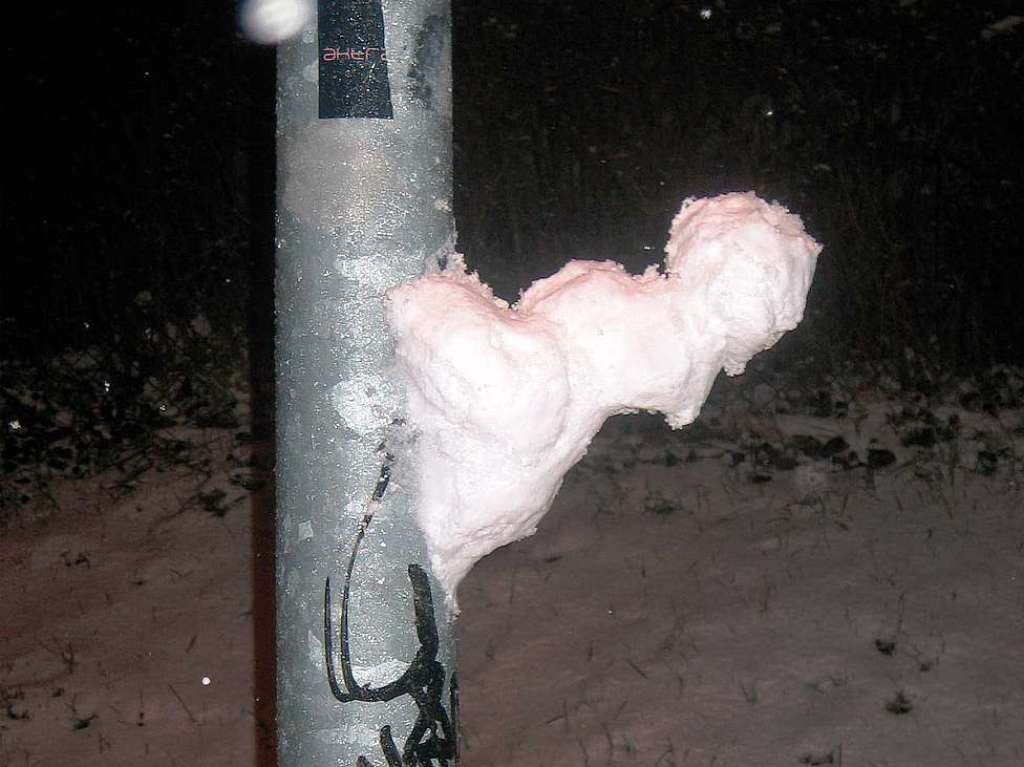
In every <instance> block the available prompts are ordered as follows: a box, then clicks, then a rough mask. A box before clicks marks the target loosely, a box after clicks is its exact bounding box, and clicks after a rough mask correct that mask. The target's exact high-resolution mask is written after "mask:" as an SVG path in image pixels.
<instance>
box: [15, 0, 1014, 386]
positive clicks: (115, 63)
mask: <svg viewBox="0 0 1024 767" xmlns="http://www.w3.org/2000/svg"><path fill="white" fill-rule="evenodd" d="M976 5H977V4H974V3H967V2H925V1H923V0H919V1H918V2H895V1H893V2H870V3H853V4H848V3H831V2H787V1H785V0H778V1H777V2H769V3H753V2H746V3H744V2H729V3H725V2H720V3H710V4H707V5H704V4H701V3H692V2H653V0H652V1H649V2H648V1H644V2H636V3H630V4H624V3H590V2H586V3H584V2H575V3H574V2H560V3H546V2H520V3H508V2H496V1H494V0H484V1H483V2H474V3H455V4H454V8H453V28H454V59H455V77H456V82H455V144H456V154H455V162H456V168H455V171H456V184H457V197H456V205H457V209H456V216H457V225H458V227H459V232H460V236H461V239H460V247H461V248H462V249H463V250H464V251H465V252H466V253H467V254H468V257H469V260H470V263H471V264H474V265H476V266H477V267H478V268H479V269H480V270H481V273H482V274H483V276H484V277H485V278H487V279H489V280H491V281H493V282H495V283H496V285H497V286H498V289H499V291H500V292H501V293H502V294H504V295H505V296H506V297H509V298H515V295H516V292H517V290H518V289H519V287H521V286H522V285H523V284H525V283H526V282H527V281H528V280H530V279H533V278H535V277H537V276H541V275H543V274H545V273H549V272H550V271H552V270H553V269H554V268H557V266H558V265H559V264H560V263H562V262H564V260H566V259H567V258H571V257H594V258H605V257H611V258H617V259H619V260H622V261H623V262H624V263H626V264H627V265H628V266H630V268H639V267H642V266H643V265H644V264H645V263H648V262H649V261H651V260H653V258H652V255H651V253H652V249H653V252H655V253H657V251H659V250H660V248H661V245H662V243H663V240H664V231H665V229H666V226H667V221H668V219H669V217H670V216H671V214H672V212H673V211H674V210H676V209H677V208H678V204H679V201H680V200H681V199H682V198H683V197H685V196H688V195H691V194H696V195H702V194H711V193H718V192H724V191H731V190H737V189H749V188H754V189H757V190H758V192H759V193H760V194H762V196H765V197H771V198H775V199H778V200H780V201H781V202H783V203H784V204H786V205H787V206H789V207H790V208H791V209H793V210H794V211H797V212H799V213H800V214H801V215H802V216H803V217H804V218H805V220H806V221H807V223H808V227H809V229H810V230H811V232H812V233H813V234H814V235H815V236H816V237H817V238H818V239H819V240H821V241H822V242H824V243H825V244H826V252H825V255H824V256H823V259H822V262H821V265H820V268H819V274H818V278H817V280H816V285H815V289H814V292H813V293H812V297H811V307H812V309H811V310H810V313H809V320H810V322H809V327H808V329H807V330H806V333H807V334H808V341H807V343H811V342H812V341H813V340H814V339H817V340H816V341H814V343H818V344H821V343H826V344H832V345H834V342H835V339H840V340H841V341H842V342H843V344H844V346H845V348H849V349H855V350H858V351H859V352H863V353H865V354H871V353H878V354H881V355H892V354H895V355H897V356H898V354H899V353H900V352H901V350H902V349H904V348H905V347H906V346H907V345H908V344H913V345H914V346H917V347H919V348H921V349H923V350H926V351H927V353H929V354H934V355H935V357H936V359H938V360H940V361H941V362H942V363H943V364H952V365H957V366H962V365H968V366H970V365H985V364H988V363H990V362H993V361H1013V360H1019V359H1020V354H1021V351H1022V343H1021V340H1020V339H1021V336H1022V335H1024V324H1022V320H1021V319H1020V315H1019V312H1018V311H1017V296H1018V295H1019V293H1020V288H1021V287H1022V285H1021V277H1020V276H1019V269H1017V268H1016V262H1017V259H1018V258H1019V253H1020V246H1021V234H1022V232H1021V223H1020V221H1021V217H1020V210H1021V202H1022V199H1021V197H1022V195H1021V185H1022V178H1021V170H1020V168H1021V141H1020V139H1019V135H1020V132H1021V127H1022V103H1021V102H1022V99H1021V96H1020V94H1021V93H1022V92H1024V88H1022V87H1021V85H1022V84H1021V79H1022V72H1021V66H1022V65H1021V61H1022V55H1024V53H1022V52H1024V45H1022V40H1024V31H1022V29H1024V27H1014V26H1013V24H1012V22H1011V23H1009V24H1007V22H1006V19H1007V17H1009V16H1010V15H1011V13H1012V3H1008V2H992V3H987V4H983V7H976ZM233 13H234V8H233V6H232V4H230V3H222V4H213V3H211V4H199V5H193V6H189V7H187V8H186V7H185V6H182V5H180V4H150V3H115V4H106V3H105V4H94V5H89V6H86V5H84V4H80V3H74V4H72V3H54V4H45V5H43V4H39V5H37V6H35V7H33V8H32V9H30V10H29V11H28V13H27V14H26V16H25V17H24V18H22V19H20V20H19V21H18V22H17V23H15V24H12V25H11V27H10V28H9V29H8V34H7V36H6V41H5V43H4V52H5V59H6V63H5V69H6V71H7V73H8V76H7V99H6V100H5V101H6V104H7V109H6V114H7V120H6V122H7V125H8V130H9V131H10V136H11V138H9V139H8V148H9V151H8V155H7V161H6V168H5V173H4V180H3V184H4V191H3V210H2V217H3V231H4V250H5V257H4V262H5V263H4V273H5V274H4V279H3V280H2V288H0V289H2V314H3V325H2V329H3V334H4V348H5V356H8V355H11V354H13V355H15V356H21V355H25V354H36V353H39V352H52V351H54V350H55V349H58V348H60V347H61V346H64V345H67V344H70V345H72V346H75V345H78V346H81V345H83V344H90V343H101V344H102V343H112V342H114V341H113V340H112V339H114V337H115V336H116V335H117V334H118V328H123V327H124V324H125V323H129V324H130V323H133V322H138V321H140V319H139V317H138V316H137V314H138V312H137V311H136V309H137V308H138V306H139V304H140V300H141V301H142V302H143V303H147V302H148V303H147V306H149V307H150V308H149V309H147V310H146V311H151V312H155V313H157V314H158V315H159V316H160V317H161V318H165V317H168V318H169V317H173V316H176V315H181V314H186V315H187V314H197V313H204V314H207V315H209V314H214V315H220V316H221V320H220V321H223V322H226V323H230V322H241V323H243V324H244V323H245V322H246V321H247V320H246V318H247V317H250V318H251V315H252V313H253V311H252V307H253V302H256V304H257V305H259V303H260V302H263V303H264V304H265V303H266V302H268V301H269V300H270V297H269V292H268V286H269V284H270V283H269V281H270V276H269V275H270V270H271V266H270V265H271V262H272V252H271V237H272V205H273V178H272V174H273V114H272V109H273V67H274V60H273V53H272V51H271V50H269V49H266V48H261V47H259V46H255V45H252V44H249V43H247V42H245V41H244V40H242V39H241V38H240V37H239V35H238V33H237V30H236V22H235V19H234V17H233ZM1000 22H1002V23H1001V24H1000ZM140 294H142V295H143V298H142V299H139V296H140ZM132 307H135V308H132ZM812 336H813V338H812Z"/></svg>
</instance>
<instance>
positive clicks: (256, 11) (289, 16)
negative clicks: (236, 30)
mask: <svg viewBox="0 0 1024 767" xmlns="http://www.w3.org/2000/svg"><path fill="white" fill-rule="evenodd" d="M313 17H314V8H313V6H312V3H310V2H309V0H245V2H243V3H242V8H241V11H240V13H239V22H240V25H241V27H242V32H243V33H244V34H245V36H246V37H248V38H249V39H250V40H252V41H253V42H257V43H264V44H268V45H270V44H276V43H282V42H284V41H285V40H289V39H290V38H292V37H295V36H296V35H297V34H299V33H300V32H301V31H302V30H303V29H305V28H306V27H307V26H308V25H309V24H310V23H312V21H313Z"/></svg>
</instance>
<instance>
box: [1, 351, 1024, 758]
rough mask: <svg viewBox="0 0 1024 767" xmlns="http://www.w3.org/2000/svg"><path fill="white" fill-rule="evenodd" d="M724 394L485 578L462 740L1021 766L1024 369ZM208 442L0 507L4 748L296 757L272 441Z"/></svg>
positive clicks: (569, 499) (592, 472) (588, 479)
mask: <svg viewBox="0 0 1024 767" xmlns="http://www.w3.org/2000/svg"><path fill="white" fill-rule="evenodd" d="M730 391H731V392H733V393H732V394H727V395H720V396H717V397H715V398H713V401H712V402H711V403H710V404H709V406H708V408H706V411H705V413H704V414H703V415H702V417H701V419H700V420H699V421H698V422H697V423H696V424H695V425H694V426H693V427H691V428H688V429H685V430H683V431H681V432H671V431H669V430H668V429H667V428H666V427H664V426H662V425H660V423H659V422H658V421H657V419H653V418H647V417H640V416H635V417H628V418H617V419H614V420H613V421H612V422H609V423H608V424H607V425H606V426H605V428H604V429H603V430H602V432H601V433H600V435H599V436H598V438H597V439H596V440H595V442H594V443H593V445H592V446H591V449H590V451H589V454H588V455H587V457H586V458H585V459H584V460H583V462H582V463H580V464H579V465H578V466H577V467H576V468H575V469H573V470H572V472H571V473H570V475H569V477H568V478H567V480H566V483H565V486H564V487H563V489H562V491H561V493H560V495H559V497H558V499H557V501H556V504H555V506H554V508H553V509H552V510H551V512H550V513H549V514H548V516H547V517H546V518H545V520H544V522H543V523H542V525H541V529H540V530H539V532H538V533H537V534H536V536H534V537H533V538H528V539H526V540H524V541H521V542H520V543H517V544H514V545H512V546H509V547H506V548H504V549H501V550H499V551H498V552H496V553H495V554H492V555H490V556H489V557H487V558H485V559H484V560H483V561H482V562H481V563H479V564H478V565H477V566H476V567H475V569H474V570H473V571H472V572H471V573H470V575H469V576H468V577H467V579H466V581H464V582H463V584H462V587H461V591H460V602H461V606H462V609H463V615H462V617H461V619H460V633H461V646H460V669H459V676H460V688H461V696H462V723H463V740H462V751H463V764H464V765H466V767H499V766H501V767H527V766H529V767H536V766H538V765H543V766H550V767H561V766H563V765H564V766H566V767H568V766H570V765H571V766H572V767H603V766H605V765H645V766H648V767H652V766H654V765H657V767H671V766H672V765H676V766H677V767H681V766H682V765H702V766H705V765H706V766H710V765H715V766H716V767H726V766H728V765H735V766H736V767H743V766H746V765H794V767H797V766H799V765H875V766H878V767H881V766H883V765H893V766H894V767H895V766H897V765H899V766H900V767H907V766H914V765H920V766H922V767H946V766H947V765H948V766H949V767H954V766H957V767H959V766H961V765H985V766H986V767H998V766H1002V765H1005V766H1006V767H1011V766H1017V765H1021V764H1024V489H1022V488H1024V485H1022V482H1024V474H1022V471H1024V466H1022V460H1021V459H1022V457H1024V411H1022V410H1021V409H1020V407H1019V402H1020V397H1021V394H1022V384H1021V379H1020V377H1019V376H1018V375H1016V374H1014V373H1013V372H1012V371H996V372H994V373H993V374H991V375H990V376H988V377H987V378H986V383H985V384H984V385H980V386H968V385H966V384H965V385H963V386H961V387H959V389H953V390H951V391H950V393H949V394H948V395H947V396H945V397H943V398H939V399H935V398H933V399H931V400H930V401H927V402H926V401H925V400H924V399H923V398H921V397H919V396H918V397H915V396H913V395H911V394H908V393H904V392H899V391H897V387H895V386H887V385H886V384H885V382H884V381H881V382H879V381H875V382H872V383H871V385H864V386H861V387H850V389H848V390H839V389H836V390H834V391H824V392H818V393H817V394H816V395H815V396H813V397H808V396H805V394H801V395H799V396H797V395H795V394H788V393H786V392H781V391H776V390H774V389H772V388H771V387H770V386H767V385H765V384H762V385H760V386H757V387H754V386H748V387H746V388H739V387H733V388H732V389H730ZM1007 403H1014V406H1013V407H1011V406H1008V404H1007ZM178 436H182V435H178ZM187 436H188V438H189V439H190V440H191V441H192V443H193V445H194V447H193V453H194V455H195V456H199V457H200V458H201V459H205V460H207V463H206V464H205V466H204V468H203V471H202V472H199V471H197V470H196V466H197V465H198V464H197V462H196V461H193V468H191V469H185V468H181V469H170V470H164V471H157V470H156V469H150V470H149V471H147V472H145V473H142V474H140V475H138V476H134V477H131V476H128V477H126V476H124V475H123V474H115V473H107V474H105V475H102V476H100V477H98V478H95V479H93V480H89V481H83V480H65V481H62V482H60V483H57V484H55V485H52V486H51V494H52V498H51V499H49V500H48V501H47V502H46V504H47V505H48V506H49V507H50V508H51V509H52V508H54V507H57V508H59V509H60V510H61V511H60V513H59V514H52V515H51V516H50V517H49V519H48V520H47V521H46V523H45V524H44V525H42V526H40V525H39V524H38V523H35V524H33V523H30V522H28V521H26V520H22V521H21V522H20V523H15V524H14V525H13V526H12V527H9V528H8V529H6V530H4V531H3V533H2V540H0V594H2V606H3V610H2V618H0V765H2V766H3V767H30V766H38V767H43V766H47V767H49V766H50V765H58V764H60V765H82V766H83V767H87V766H89V765H147V764H154V765H209V766H210V767H213V766H218V767H219V766H220V765H252V764H259V765H263V766H265V767H266V766H268V765H271V764H272V763H273V761H272V757H271V755H270V754H271V745H272V742H271V732H272V723H271V720H270V711H269V708H268V704H267V697H266V693H267V691H268V685H270V684H271V680H272V664H273V659H272V656H271V655H270V651H271V648H272V642H271V635H270V632H271V630H272V628H271V617H270V610H271V603H270V600H269V598H268V591H269V590H270V589H272V586H273V578H272V573H271V572H270V570H269V567H270V557H269V554H268V552H269V551H270V549H271V545H270V543H269V541H270V538H269V534H268V533H269V531H268V527H269V525H271V524H272V522H270V521H269V520H270V515H271V509H270V501H269V495H270V490H269V487H264V488H263V489H261V490H255V491H250V490H248V489H246V488H247V487H250V488H251V487H253V486H255V485H258V482H257V480H258V475H259V473H260V470H259V469H258V468H254V466H253V463H254V462H255V463H257V464H259V463H260V462H261V461H262V462H263V463H264V464H265V463H266V460H267V459H266V456H265V453H266V446H260V445H253V444H252V443H251V442H249V441H246V440H244V439H239V438H238V436H237V435H236V434H235V433H234V432H232V431H227V430H222V431H219V430H212V429H211V430H205V431H202V432H198V431H197V432H194V433H192V434H190V435H187ZM254 459H255V461H254ZM198 463H199V464H201V463H202V462H201V461H200V462H198ZM254 521H255V525H254ZM254 584H255V586H254ZM257 648H258V649H257Z"/></svg>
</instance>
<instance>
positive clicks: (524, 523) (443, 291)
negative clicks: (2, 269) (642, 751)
mask: <svg viewBox="0 0 1024 767" xmlns="http://www.w3.org/2000/svg"><path fill="white" fill-rule="evenodd" d="M820 250H821V246H820V245H819V244H818V243H817V242H815V241H814V240H813V239H812V238H811V237H810V236H809V235H807V234H806V233H805V232H804V228H803V223H802V222H801V221H800V219H799V218H798V217H797V216H795V215H793V214H791V213H789V212H788V211H787V210H786V209H785V208H783V207H782V206H781V205H777V204H774V205H773V204H769V203H767V202H765V201H764V200H761V199H760V198H758V197H757V196H756V195H755V194H753V193H752V192H748V193H745V194H727V195H721V196H719V197H715V198H711V199H705V200H694V199H690V200H687V201H686V202H685V203H684V204H683V208H682V210H681V211H680V212H679V215H677V216H676V218H675V220H674V221H673V224H672V230H671V233H670V236H669V241H668V245H666V247H665V251H666V258H665V264H664V273H661V272H660V271H659V269H658V267H656V266H651V267H649V268H648V269H647V271H646V272H645V273H644V274H642V275H636V276H634V275H630V274H628V273H627V272H626V270H625V269H624V268H623V267H622V266H621V265H620V264H617V263H615V262H613V261H600V262H598V261H571V262H569V263H568V264H566V265H565V266H564V267H562V269H561V270H560V271H559V272H558V273H556V274H555V275H553V276H551V277H548V278H547V279H543V280H538V281H537V282H535V283H534V284H533V285H532V286H531V287H530V288H529V289H527V290H526V291H525V292H524V293H523V295H522V298H521V299H520V301H519V302H518V304H517V305H516V306H514V307H510V306H509V305H508V304H507V303H506V302H504V301H502V300H500V299H496V298H495V297H494V295H493V293H492V291H491V290H490V288H488V287H487V286H486V285H483V284H482V283H481V282H480V280H479V279H478V278H477V276H476V275H475V274H467V273H466V270H465V267H464V266H463V263H462V260H461V259H460V258H453V259H451V261H450V263H449V266H448V268H447V269H446V270H445V271H444V272H442V273H440V274H433V275H427V276H424V277H422V278H420V279H418V280H416V281H414V282H411V283H408V284H406V285H402V286H400V287H398V288H395V289H393V290H392V291H391V293H390V295H389V301H388V318H389V321H390V323H391V326H392V329H393V331H394V333H395V335H396V336H397V337H398V359H399V364H400V366H401V368H402V371H403V372H404V373H405V375H406V377H407V378H408V380H409V381H410V385H409V386H408V397H409V404H408V411H409V420H410V424H411V426H412V427H414V428H415V430H416V431H417V433H418V437H417V443H416V447H415V450H414V454H413V458H412V460H411V461H410V462H411V463H412V465H414V466H415V467H416V472H417V475H418V477H419V480H420V482H419V496H418V504H417V509H416V513H417V517H418V519H419V523H420V526H421V527H422V528H423V530H424V532H425V534H426V537H427V542H428V544H429V549H430V559H431V564H432V565H433V569H434V572H435V573H436V574H437V576H438V578H440V580H441V582H442V584H443V585H444V587H445V591H446V596H447V599H448V601H449V603H450V604H451V605H452V607H453V609H456V608H455V596H456V588H457V586H458V583H459V581H460V580H461V579H462V578H463V576H464V575H465V574H466V573H467V572H468V571H469V569H470V568H471V567H472V566H473V563H474V562H476V561H477V560H479V559H480V558H481V557H483V556H485V555H486V554H488V553H490V552H491V551H493V550H494V549H496V548H498V547H499V546H503V545H505V544H507V543H511V542H512V541H515V540H518V539H520V538H523V537H525V536H527V535H531V534H532V533H533V532H534V531H535V530H536V528H537V524H538V522H539V521H540V519H541V517H543V515H544V514H545V512H547V510H548V509H549V508H550V506H551V502H552V501H553V500H554V497H555V494H556V493H557V492H558V488H559V487H560V485H561V483H562V478H563V477H564V476H565V473H566V472H567V471H568V470H569V468H570V467H571V466H572V465H573V464H575V463H576V462H577V461H578V460H579V459H580V458H582V457H583V455H584V453H586V450H587V445H588V444H589V443H590V440H591V439H593V437H594V435H596V434H597V432H598V430H599V429H600V428H601V424H603V423H604V421H605V419H607V418H608V417H609V416H611V415H615V414H616V413H626V412H631V411H636V410H648V411H658V412H662V413H664V414H665V415H666V417H667V419H668V422H669V424H670V425H671V426H672V427H673V428H678V427H680V426H684V425H686V424H688V423H691V422H692V421H693V420H694V419H695V418H696V417H697V415H698V413H699V412H700V408H701V406H702V405H703V404H704V400H705V399H706V398H707V395H708V393H709V391H710V390H711V385H712V383H713V382H714V380H715V378H716V377H717V376H718V373H719V371H720V370H722V369H724V370H725V371H726V372H727V373H729V374H730V375H735V374H738V373H741V372H743V369H744V367H745V365H746V363H747V362H748V361H749V360H750V359H751V357H753V356H754V355H755V354H757V353H758V352H760V351H762V350H764V349H767V348H769V347H771V346H772V345H773V344H774V343H775V342H776V341H777V340H778V339H779V338H780V337H781V336H782V334H783V333H785V332H786V331H788V330H792V329H793V328H795V327H796V326H797V323H799V322H800V319H801V318H802V317H803V311H804V304H805V301H806V298H807V291H808V288H809V287H810V284H811V277H812V275H813V273H814V267H815V263H816V259H817V256H818V253H819V252H820Z"/></svg>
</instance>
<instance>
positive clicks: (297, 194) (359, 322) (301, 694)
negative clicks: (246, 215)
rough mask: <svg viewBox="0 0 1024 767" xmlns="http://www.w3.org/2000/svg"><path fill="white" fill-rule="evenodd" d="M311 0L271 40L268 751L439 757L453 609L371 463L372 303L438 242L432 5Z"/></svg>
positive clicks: (436, 9) (378, 376)
mask: <svg viewBox="0 0 1024 767" xmlns="http://www.w3.org/2000/svg"><path fill="white" fill-rule="evenodd" d="M318 10H319V13H318V18H319V22H318V24H317V26H316V28H312V27H311V28H307V29H306V30H304V31H303V32H302V33H301V34H300V35H299V36H298V37H297V38H295V39H294V40H292V41H291V42H288V43H286V44H284V45H283V46H282V47H281V48H280V49H279V52H278V95H277V99H278V101H277V116H278V127H277V150H278V181H277V184H278V188H277V205H278V213H277V276H276V293H277V295H276V309H277V333H276V341H277V351H276V361H277V435H278V443H277V660H278V672H277V716H278V757H279V764H280V765H281V767H299V766H300V765H301V767H313V766H315V765H389V766H391V767H394V766H395V765H406V764H417V765H448V764H455V763H456V761H457V753H456V752H457V747H456V728H457V722H456V719H457V710H456V709H457V701H456V695H455V689H456V683H455V674H454V669H455V647H454V644H455V641H454V624H453V621H452V619H451V616H449V615H447V614H446V613H445V609H446V608H445V600H444V598H443V592H442V590H441V587H440V586H439V585H438V584H437V583H436V581H435V580H434V579H433V576H432V575H431V574H430V572H429V564H428V560H427V556H426V549H425V543H424V541H423V537H422V535H421V533H420V531H419V530H418V528H417V526H416V523H415V521H414V517H413V509H414V505H415V503H416V499H415V488H414V487H413V486H412V482H411V477H410V479H409V480H408V481H404V480H405V478H404V477H403V476H402V474H404V473H405V472H404V471H403V469H402V467H401V464H400V463H399V464H398V465H396V466H392V464H391V459H390V453H391V452H392V450H391V448H392V447H393V446H392V445H391V444H390V443H389V440H392V439H393V436H394V435H393V434H392V430H393V429H394V426H393V423H394V422H395V421H396V419H400V418H401V415H402V412H401V411H402V402H403V394H402V392H401V390H400V385H399V384H398V382H395V381H393V380H391V378H390V362H391V357H392V353H393V348H392V342H391V340H390V339H389V337H388V334H387V330H386V327H385V323H384V314H383V301H384V293H385V291H386V290H387V289H388V288H389V287H391V286H393V285H396V284H398V283H401V282H404V281H406V280H409V279H412V278H415V277H417V276H419V275H420V274H421V273H422V272H423V270H424V268H425V266H426V265H427V264H428V263H429V262H431V261H432V260H436V259H442V258H444V257H445V256H446V255H447V254H449V253H450V252H451V251H452V248H453V232H454V228H453V224H452V217H451V87H450V85H451V66H450V29H451V24H450V7H449V2H448V0H415V1H410V2H402V3H388V2H384V3H381V2H379V0H378V2H373V1H372V0H370V1H369V2H368V1H367V0H347V1H339V0H320V2H319V9H318Z"/></svg>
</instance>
